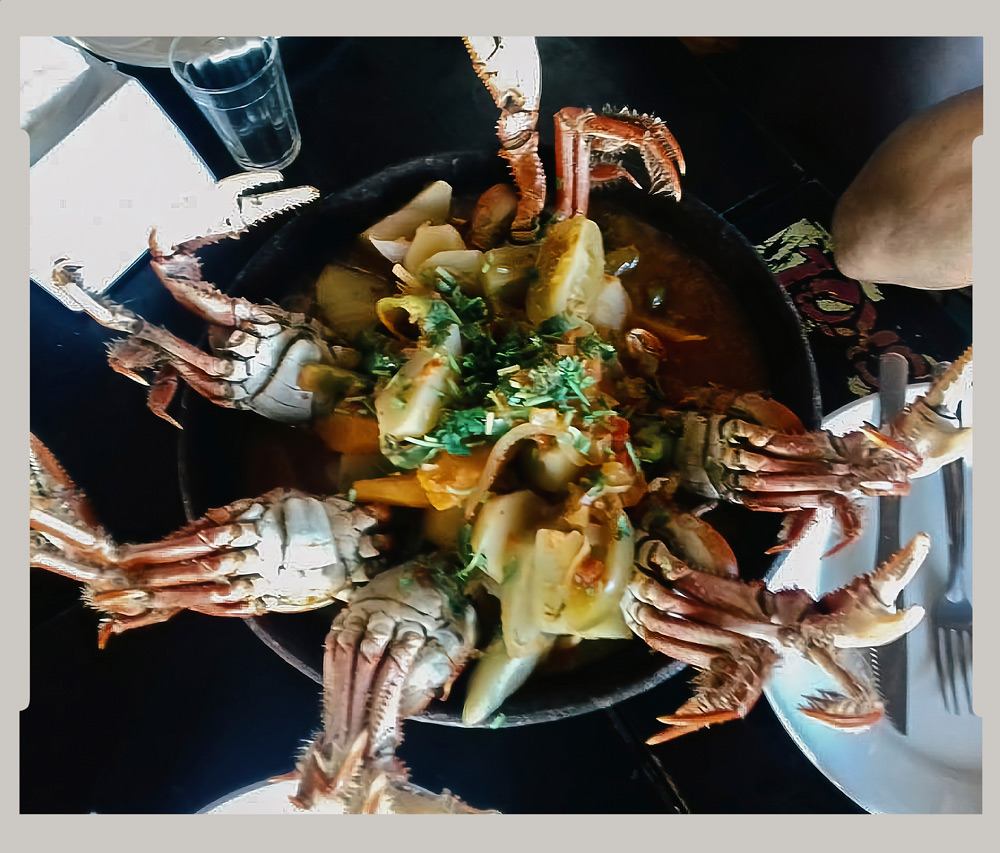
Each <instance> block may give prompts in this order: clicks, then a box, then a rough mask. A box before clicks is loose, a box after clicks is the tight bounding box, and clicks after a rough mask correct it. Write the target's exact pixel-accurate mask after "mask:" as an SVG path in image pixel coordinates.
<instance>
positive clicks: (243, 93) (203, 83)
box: [170, 36, 302, 169]
mask: <svg viewBox="0 0 1000 853" xmlns="http://www.w3.org/2000/svg"><path fill="white" fill-rule="evenodd" d="M170 70H171V72H172V73H173V75H174V77H175V78H176V79H177V81H178V82H179V83H180V84H181V85H182V86H183V87H184V90H185V91H186V92H187V93H188V95H190V96H191V99H192V100H193V101H194V102H195V103H196V104H197V105H198V108H199V109H200V110H201V111H202V113H203V114H204V116H205V118H207V119H208V120H209V121H210V122H211V123H212V126H213V127H214V128H215V130H216V132H217V133H218V134H219V136H220V137H221V138H222V141H223V142H225V143H226V147H227V148H228V149H229V153H230V154H232V155H233V158H234V159H235V160H236V162H237V163H238V164H239V165H240V167H241V168H243V169H283V168H284V167H285V166H287V165H288V164H289V163H291V162H292V160H294V159H295V157H296V155H297V154H298V153H299V148H300V147H301V145H302V141H301V138H300V137H299V127H298V124H297V123H296V121H295V113H294V112H293V110H292V99H291V97H290V96H289V94H288V81H287V80H286V79H285V72H284V70H283V69H282V67H281V57H280V56H279V54H278V42H277V40H276V39H275V38H274V37H273V36H266V37H249V38H246V37H226V36H212V37H196V36H181V37H179V38H175V39H174V40H173V42H172V43H171V45H170Z"/></svg>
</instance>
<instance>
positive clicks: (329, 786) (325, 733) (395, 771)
mask: <svg viewBox="0 0 1000 853" xmlns="http://www.w3.org/2000/svg"><path fill="white" fill-rule="evenodd" d="M456 607H457V609H456ZM473 631H474V629H473V623H472V610H471V608H470V607H469V606H468V605H467V604H463V605H460V606H457V605H453V604H452V603H451V602H450V600H449V599H448V596H447V595H446V594H445V593H443V592H442V591H441V590H440V589H438V588H437V587H436V586H435V585H434V583H433V581H432V580H431V578H430V576H429V574H428V573H427V572H426V570H424V569H423V568H422V567H420V566H419V565H417V564H411V565H409V566H402V567H400V568H397V569H393V570H391V571H388V572H385V573H383V574H381V575H379V576H377V577H376V578H375V579H374V580H373V581H372V582H371V583H370V584H369V585H368V586H366V587H365V588H364V589H362V590H361V591H360V592H359V593H358V594H357V595H356V596H355V598H354V599H353V600H352V602H351V603H350V604H349V605H348V607H347V608H346V609H345V610H344V611H342V612H341V613H340V614H338V616H337V618H336V619H335V620H334V623H333V625H332V626H331V628H330V633H329V634H328V636H327V640H326V654H325V657H324V664H323V672H324V689H323V730H322V731H321V732H320V733H319V734H318V735H317V736H316V737H315V739H314V740H313V742H312V743H311V744H310V746H309V748H308V749H307V750H306V752H305V753H304V755H303V756H302V758H301V759H300V760H299V763H298V766H297V768H296V771H294V773H293V774H291V776H290V777H285V778H297V779H298V780H299V788H298V791H297V793H296V795H295V796H294V797H293V798H292V802H293V803H294V804H295V805H296V806H298V807H299V808H302V809H310V810H313V811H336V812H338V813H361V814H366V813H375V812H396V813H455V812H466V813H470V812H471V813H475V812H476V811H477V810H476V809H472V808H470V807H469V806H467V805H465V804H464V803H462V802H461V801H460V800H458V799H457V798H455V797H452V796H451V795H449V794H448V793H447V792H445V793H444V794H443V795H436V794H433V793H431V792H430V791H426V790H424V789H422V788H419V787H417V786H416V785H413V784H411V783H410V782H409V780H408V778H407V771H406V768H405V767H404V766H403V765H402V763H401V762H400V761H399V760H398V759H397V758H396V756H395V752H396V748H397V746H398V745H399V743H400V741H401V740H402V733H401V728H400V727H401V724H402V721H403V719H405V718H406V717H408V716H412V715H413V714H415V713H417V712H419V711H420V710H421V709H422V708H423V707H424V706H426V704H427V703H428V702H429V701H430V699H431V698H432V697H433V696H434V694H435V693H437V692H438V691H441V690H447V689H448V687H449V686H450V684H451V682H452V681H453V680H454V679H455V677H456V676H457V675H458V672H459V671H460V670H461V668H462V666H463V665H464V663H465V659H466V658H467V656H468V654H469V652H470V651H471V649H472V643H473Z"/></svg>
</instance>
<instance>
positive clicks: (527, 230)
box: [462, 36, 545, 243]
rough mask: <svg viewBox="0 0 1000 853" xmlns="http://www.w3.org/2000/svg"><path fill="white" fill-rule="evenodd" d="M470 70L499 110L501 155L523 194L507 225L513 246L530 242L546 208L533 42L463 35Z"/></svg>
mask: <svg viewBox="0 0 1000 853" xmlns="http://www.w3.org/2000/svg"><path fill="white" fill-rule="evenodd" d="M462 41H463V42H464V43H465V48H466V50H468V52H469V56H470V57H471V59H472V67H473V69H474V70H475V72H476V74H477V76H478V77H479V79H480V80H482V81H483V83H484V84H485V85H486V89H487V91H488V92H489V93H490V95H491V96H492V98H493V102H494V103H495V104H496V105H497V107H498V108H499V109H500V120H499V121H498V122H497V136H498V137H499V138H500V143H501V145H502V147H501V149H500V155H501V156H502V157H504V158H505V159H506V160H507V162H508V163H509V164H510V169H511V172H512V174H513V176H514V183H515V184H517V188H518V191H519V192H520V194H521V199H520V202H519V203H518V206H517V213H516V214H515V217H514V222H513V225H512V226H511V237H512V239H514V240H515V241H516V242H520V243H528V242H531V241H532V240H533V239H534V237H535V234H536V233H537V231H538V216H539V214H540V213H541V212H542V208H543V207H544V206H545V170H544V169H543V167H542V161H541V159H540V158H539V156H538V132H537V131H536V130H535V126H536V125H537V123H538V102H539V99H540V98H541V92H542V78H541V67H540V64H539V60H538V47H537V45H536V44H535V40H534V38H531V37H512V36H465V37H463V38H462Z"/></svg>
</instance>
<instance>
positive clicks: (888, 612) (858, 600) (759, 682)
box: [622, 533, 930, 743]
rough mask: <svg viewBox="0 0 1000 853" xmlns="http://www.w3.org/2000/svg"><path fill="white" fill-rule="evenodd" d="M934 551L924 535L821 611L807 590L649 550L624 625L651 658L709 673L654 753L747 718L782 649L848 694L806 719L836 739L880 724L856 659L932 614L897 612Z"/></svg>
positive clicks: (819, 701) (644, 549)
mask: <svg viewBox="0 0 1000 853" xmlns="http://www.w3.org/2000/svg"><path fill="white" fill-rule="evenodd" d="M929 548H930V538H929V537H928V536H927V535H926V534H924V533H919V534H917V535H916V536H915V537H914V538H913V540H912V541H911V542H910V543H909V544H907V545H906V547H905V548H903V549H901V550H900V551H899V552H898V553H897V554H895V555H894V556H893V557H892V558H890V559H889V560H887V561H886V562H885V563H883V564H882V565H881V566H879V567H878V568H877V569H876V570H875V571H874V572H872V573H870V574H868V575H862V576H860V577H857V578H855V579H854V580H853V581H851V583H850V584H848V585H847V586H845V587H842V588H841V589H838V590H835V591H834V592H831V593H828V594H827V595H825V596H823V597H822V598H821V599H819V601H815V600H813V598H812V597H811V596H810V595H809V594H808V593H807V592H805V591H804V590H801V589H794V588H792V589H782V590H778V591H776V592H773V591H770V590H768V589H767V588H766V587H764V585H763V584H761V583H759V582H751V583H745V582H743V581H740V580H739V579H738V578H733V577H723V576H718V575H712V574H707V573H705V572H702V571H696V570H694V569H692V568H691V567H690V566H688V565H686V564H685V563H684V562H682V561H681V560H679V559H677V558H676V557H675V556H674V555H673V554H671V553H670V551H669V550H668V549H667V546H666V545H665V544H664V543H663V542H660V541H658V540H646V542H644V543H643V544H642V545H641V546H640V548H639V550H638V552H637V569H636V574H635V576H634V578H633V580H632V582H631V583H630V584H629V586H628V589H627V592H626V594H625V597H624V599H623V601H622V610H623V612H624V614H625V621H626V623H627V624H628V626H629V628H631V629H632V631H633V632H634V633H635V634H636V635H637V636H638V637H640V638H641V639H643V640H644V641H645V642H646V643H647V644H648V645H649V646H650V647H651V648H653V649H655V650H656V651H659V652H662V653H663V654H666V655H669V656H670V657H673V658H675V659H676V660H679V661H683V662H684V663H687V664H690V665H692V666H694V667H696V668H697V669H699V670H701V671H700V672H699V673H698V675H697V676H696V677H695V680H694V685H695V687H696V693H695V695H694V696H693V697H692V698H691V699H690V700H688V702H686V703H685V704H684V705H683V706H682V707H681V708H680V709H679V710H678V711H677V712H676V713H675V714H671V715H669V716H666V717H660V718H659V721H660V722H662V723H667V724H668V725H669V726H670V728H669V729H667V730H666V731H664V732H662V733H661V734H659V735H656V736H654V737H653V738H652V739H651V740H650V741H648V743H662V742H663V741H667V740H671V739H673V738H676V737H679V736H680V735H683V734H686V733H688V732H692V731H696V730H697V729H700V728H704V727H706V726H710V725H713V724H714V723H720V722H724V721H726V720H732V719H737V718H739V717H743V716H745V715H746V714H747V713H748V712H749V710H750V709H751V708H752V707H753V705H754V703H755V702H756V701H757V700H758V699H759V698H760V694H761V691H762V690H763V685H764V682H765V681H766V680H767V678H768V676H769V675H770V672H771V670H772V669H773V667H774V665H775V664H776V663H777V661H778V655H779V650H780V649H782V648H785V649H789V650H791V651H794V652H796V653H798V654H799V655H801V656H802V657H803V658H805V659H806V660H809V661H811V662H812V663H814V664H816V665H817V666H819V667H821V668H822V669H823V670H825V671H826V673H827V674H828V675H829V676H830V677H832V678H833V679H834V681H835V682H836V683H837V685H838V686H839V688H840V690H841V692H834V691H829V690H824V691H820V693H819V694H818V695H815V696H807V697H805V704H804V705H803V706H802V707H801V708H800V710H801V711H802V712H803V713H804V714H806V715H807V716H809V717H812V718H813V719H815V720H818V721H819V722H822V723H824V724H826V725H829V726H832V727H834V728H837V729H853V730H858V729H863V728H867V727H869V726H872V725H874V724H875V723H877V722H878V721H879V720H880V719H881V718H882V716H883V713H884V708H883V706H882V703H881V702H880V701H879V698H878V695H877V693H876V691H875V688H874V685H873V683H872V678H871V671H870V670H869V669H866V668H865V667H866V664H865V661H864V659H863V657H862V656H861V655H860V654H859V653H858V652H857V651H856V649H858V648H864V647H869V646H878V645H883V644H885V643H890V642H892V641H893V640H895V639H897V638H898V637H900V636H902V635H903V634H905V633H906V632H907V631H910V630H911V629H912V628H913V627H914V626H915V625H916V624H917V623H918V622H919V621H920V620H921V618H923V613H924V611H923V608H921V607H917V606H914V607H910V608H909V609H907V610H902V611H896V609H895V607H894V605H893V601H894V600H895V598H896V596H897V595H898V594H899V591H900V590H901V589H902V588H903V587H905V586H906V584H907V583H909V582H910V581H911V580H912V579H913V576H914V575H915V574H916V571H917V569H918V568H919V567H920V565H921V563H922V562H923V560H924V558H925V557H926V556H927V552H928V550H929Z"/></svg>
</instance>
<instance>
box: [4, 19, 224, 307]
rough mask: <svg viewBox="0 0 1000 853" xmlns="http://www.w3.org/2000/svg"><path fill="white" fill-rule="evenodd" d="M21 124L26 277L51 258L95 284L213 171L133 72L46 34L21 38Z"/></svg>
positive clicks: (121, 268) (47, 268) (39, 277)
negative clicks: (27, 157)
mask: <svg viewBox="0 0 1000 853" xmlns="http://www.w3.org/2000/svg"><path fill="white" fill-rule="evenodd" d="M21 126H22V128H24V129H25V130H26V131H27V132H28V134H29V136H30V138H31V160H32V163H31V174H30V190H29V192H30V203H31V211H30V217H29V219H30V249H29V263H30V272H31V277H32V279H34V280H35V281H36V282H37V283H38V284H40V285H41V286H42V287H45V288H46V289H47V290H48V291H49V292H50V293H53V294H54V295H57V292H56V291H55V290H53V289H52V288H51V287H50V286H49V283H50V281H51V277H52V267H53V264H54V262H55V261H56V260H57V259H59V258H63V257H66V258H70V259H71V260H72V261H74V262H75V263H78V264H82V265H83V275H84V281H85V286H86V287H87V289H88V290H90V291H92V292H94V293H103V292H105V291H106V290H107V289H108V288H109V287H111V285H112V284H114V282H115V281H116V279H118V277H119V276H120V275H121V274H122V273H123V272H125V270H127V269H128V268H129V267H130V266H131V265H132V264H133V263H135V261H136V260H138V259H139V258H140V257H142V256H143V254H144V253H145V251H146V248H147V240H148V237H149V230H150V228H152V227H155V226H157V225H161V226H162V225H166V224H167V219H168V218H169V217H171V216H173V215H176V214H177V211H178V209H179V208H181V207H183V205H184V204H185V199H186V198H189V197H191V196H196V195H198V194H199V193H202V192H204V191H207V190H209V189H210V188H211V187H212V186H213V185H214V183H215V176H214V175H213V174H212V173H211V172H210V171H209V169H208V167H207V166H206V165H205V163H204V162H203V161H202V159H201V158H200V157H199V156H198V154H197V153H196V152H195V151H194V149H193V148H192V147H191V145H190V143H189V142H188V141H187V140H186V139H185V138H184V137H183V136H182V135H181V133H180V131H178V129H177V127H176V126H175V125H174V124H173V122H172V121H171V120H170V119H169V118H168V117H167V115H166V114H165V113H164V112H163V111H162V110H161V109H160V107H159V106H158V105H157V104H156V102H155V101H153V99H152V98H151V97H150V96H149V94H148V93H147V92H146V90H145V89H143V87H142V86H141V85H140V84H139V82H138V81H136V80H134V79H133V78H131V77H129V76H127V75H125V74H122V73H120V72H118V71H116V70H114V69H113V68H112V67H110V66H109V65H107V64H105V63H103V62H100V61H98V60H96V59H94V58H93V57H90V56H87V55H85V54H84V53H83V52H82V51H80V50H78V49H77V48H75V47H72V46H70V45H67V44H64V43H62V42H60V41H57V40H56V39H54V38H47V37H42V38H35V37H30V38H28V37H26V38H22V40H21Z"/></svg>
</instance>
